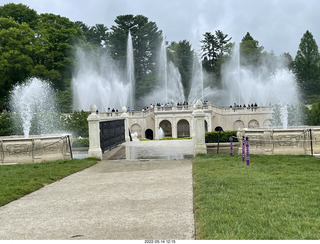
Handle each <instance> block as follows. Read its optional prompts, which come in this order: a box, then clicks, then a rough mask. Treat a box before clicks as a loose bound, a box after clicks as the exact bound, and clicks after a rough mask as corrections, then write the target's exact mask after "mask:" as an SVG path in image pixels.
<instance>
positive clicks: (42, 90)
mask: <svg viewBox="0 0 320 244" xmlns="http://www.w3.org/2000/svg"><path fill="white" fill-rule="evenodd" d="M54 99H55V97H54V91H53V89H52V88H51V86H50V85H49V83H47V82H43V81H41V80H39V79H37V78H32V79H30V80H29V81H27V82H26V83H24V84H21V85H20V84H18V85H16V86H15V87H14V88H13V90H12V91H11V99H10V104H11V107H12V111H13V112H14V113H17V114H19V115H20V116H21V121H22V128H23V134H24V137H25V138H28V137H29V133H30V129H31V122H32V120H35V121H33V122H34V123H36V124H37V125H36V127H37V130H36V133H38V134H49V133H52V132H53V130H54V129H55V128H54V124H55V123H54V121H58V118H56V117H55V116H54V115H56V108H55V105H54V104H55V103H54Z"/></svg>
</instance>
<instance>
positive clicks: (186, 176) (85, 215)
mask: <svg viewBox="0 0 320 244" xmlns="http://www.w3.org/2000/svg"><path fill="white" fill-rule="evenodd" d="M192 152H193V141H192V140H184V141H145V142H144V141H143V142H128V143H125V144H123V145H122V146H119V147H117V148H115V149H113V150H111V151H109V152H108V153H106V154H105V155H104V160H102V161H100V162H99V163H98V164H96V165H94V166H92V167H90V168H88V169H85V170H83V171H81V172H78V173H76V174H73V175H71V176H68V177H66V178H64V179H62V180H60V181H57V182H54V183H52V184H49V185H46V186H44V187H43V188H41V189H39V190H38V191H35V192H33V193H31V194H28V195H26V196H24V197H22V198H20V199H18V200H16V201H13V202H11V203H9V204H7V205H5V206H3V207H0V223H1V228H0V240H21V239H22V240H72V239H85V240H94V239H95V240H143V239H144V240H146V239H148V240H172V239H176V240H181V239H187V240H191V239H194V238H195V230H194V215H193V190H192V189H193V187H192V161H191V160H190V159H183V160H181V159H179V158H188V157H191V156H192ZM157 157H158V158H161V159H160V160H159V159H157ZM166 157H168V158H172V160H167V159H166ZM108 158H112V160H110V159H108ZM107 159H108V160H107Z"/></svg>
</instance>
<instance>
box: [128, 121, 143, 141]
mask: <svg viewBox="0 0 320 244" xmlns="http://www.w3.org/2000/svg"><path fill="white" fill-rule="evenodd" d="M135 132H137V133H138V138H142V135H141V126H140V125H139V124H133V125H132V126H131V129H130V133H131V134H133V133H135Z"/></svg>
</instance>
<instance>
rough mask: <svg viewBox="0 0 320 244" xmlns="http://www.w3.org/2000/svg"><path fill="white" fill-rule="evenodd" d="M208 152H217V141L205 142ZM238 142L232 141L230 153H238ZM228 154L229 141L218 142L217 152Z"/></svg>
mask: <svg viewBox="0 0 320 244" xmlns="http://www.w3.org/2000/svg"><path fill="white" fill-rule="evenodd" d="M206 146H207V153H208V154H217V152H218V150H217V149H218V143H206ZM238 149H239V142H233V143H232V153H233V154H238ZM220 153H221V154H230V142H220V143H219V154H220Z"/></svg>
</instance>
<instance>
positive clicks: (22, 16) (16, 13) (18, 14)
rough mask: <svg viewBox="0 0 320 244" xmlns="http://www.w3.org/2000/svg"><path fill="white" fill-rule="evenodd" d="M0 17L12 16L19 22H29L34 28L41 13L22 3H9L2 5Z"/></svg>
mask: <svg viewBox="0 0 320 244" xmlns="http://www.w3.org/2000/svg"><path fill="white" fill-rule="evenodd" d="M0 17H4V18H8V17H11V18H13V19H14V20H15V21H16V22H17V23H19V24H22V23H27V24H28V25H29V27H30V28H31V29H33V30H34V29H35V27H36V26H37V24H38V21H39V15H38V14H37V12H36V11H35V10H33V9H30V8H29V7H28V6H26V5H23V4H21V3H19V4H14V3H9V4H5V5H4V6H0Z"/></svg>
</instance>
